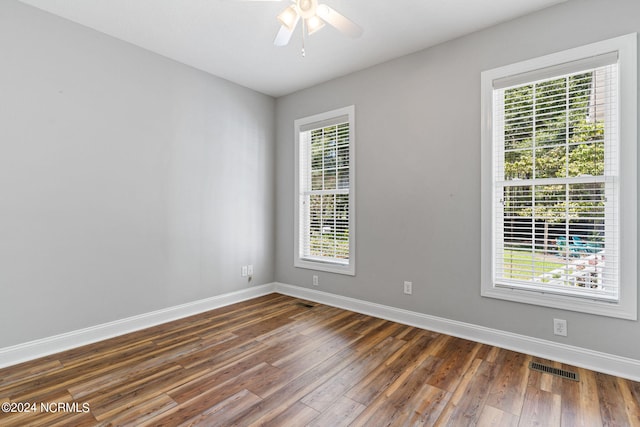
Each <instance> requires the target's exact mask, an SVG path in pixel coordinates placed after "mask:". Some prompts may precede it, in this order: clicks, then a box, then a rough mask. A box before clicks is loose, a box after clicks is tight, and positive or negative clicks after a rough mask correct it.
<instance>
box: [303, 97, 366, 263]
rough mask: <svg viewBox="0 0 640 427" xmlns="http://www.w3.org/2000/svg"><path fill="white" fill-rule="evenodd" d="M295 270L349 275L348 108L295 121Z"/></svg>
mask: <svg viewBox="0 0 640 427" xmlns="http://www.w3.org/2000/svg"><path fill="white" fill-rule="evenodd" d="M295 135H296V209H295V224H296V225H295V227H296V228H295V243H294V250H295V260H294V265H295V266H296V267H302V268H310V269H315V270H324V271H330V272H334V273H342V274H350V275H354V274H355V263H354V248H355V241H354V235H355V233H354V227H355V215H354V212H355V211H354V207H355V206H354V200H355V192H354V188H355V187H354V178H355V169H354V162H353V160H354V159H353V157H354V106H350V107H345V108H341V109H338V110H334V111H330V112H327V113H324V114H318V115H315V116H311V117H306V118H303V119H299V120H296V121H295Z"/></svg>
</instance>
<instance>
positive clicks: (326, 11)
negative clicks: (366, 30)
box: [316, 4, 362, 38]
mask: <svg viewBox="0 0 640 427" xmlns="http://www.w3.org/2000/svg"><path fill="white" fill-rule="evenodd" d="M316 13H317V14H318V16H319V17H320V18H322V20H323V21H325V22H326V23H328V24H329V25H331V26H333V27H335V28H337V29H338V30H340V31H341V32H343V33H344V34H346V35H348V36H349V37H354V38H356V37H360V36H361V35H362V28H361V27H360V26H359V25H358V24H356V23H355V22H353V21H351V20H350V19H348V18H346V17H344V16H343V15H341V14H339V13H338V12H336V11H335V10H334V9H332V8H330V7H329V6H327V5H326V4H321V5H319V6H318V9H317V12H316Z"/></svg>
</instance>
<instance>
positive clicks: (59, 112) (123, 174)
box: [0, 0, 275, 348]
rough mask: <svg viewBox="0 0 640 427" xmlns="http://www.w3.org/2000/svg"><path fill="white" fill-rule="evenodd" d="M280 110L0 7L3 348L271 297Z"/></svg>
mask: <svg viewBox="0 0 640 427" xmlns="http://www.w3.org/2000/svg"><path fill="white" fill-rule="evenodd" d="M274 111H275V101H274V100H273V99H272V98H270V97H267V96H265V95H262V94H258V93H256V92H253V91H250V90H248V89H245V88H242V87H239V86H237V85H234V84H231V83H229V82H227V81H224V80H221V79H219V78H216V77H213V76H211V75H208V74H205V73H203V72H200V71H197V70H194V69H192V68H189V67H187V66H184V65H181V64H178V63H176V62H173V61H170V60H168V59H166V58H163V57H160V56H158V55H155V54H152V53H150V52H147V51H144V50H142V49H139V48H137V47H134V46H132V45H129V44H127V43H124V42H121V41H118V40H116V39H113V38H110V37H108V36H105V35H102V34H100V33H98V32H95V31H93V30H89V29H86V28H84V27H81V26H79V25H76V24H72V23H70V22H68V21H65V20H62V19H59V18H57V17H54V16H52V15H49V14H47V13H45V12H41V11H39V10H37V9H33V8H31V7H29V6H25V5H23V4H20V3H17V2H15V1H13V0H2V1H0V292H1V295H0V325H2V332H1V333H0V348H2V347H5V346H10V345H13V344H18V343H22V342H26V341H30V340H34V339H38V338H42V337H47V336H50V335H54V334H58V333H62V332H67V331H72V330H76V329H80V328H84V327H88V326H91V325H96V324H100V323H104V322H108V321H112V320H117V319H122V318H125V317H128V316H132V315H137V314H141V313H146V312H149V311H153V310H156V309H161V308H164V307H169V306H174V305H177V304H181V303H186V302H189V301H194V300H198V299H202V298H206V297H210V296H214V295H217V294H222V293H226V292H230V291H234V290H239V289H243V288H246V287H248V286H249V284H248V283H247V280H246V278H241V277H240V266H241V265H243V264H244V265H246V264H253V265H254V266H255V276H254V280H253V282H252V284H251V285H254V284H262V283H269V282H272V281H273V279H274V255H273V252H274V241H275V236H274V217H273V215H274V211H275V209H274V205H273V201H274V169H273V168H274V157H273V156H274V152H275V147H274V135H275V129H274V123H275V119H274Z"/></svg>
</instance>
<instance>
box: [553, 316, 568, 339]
mask: <svg viewBox="0 0 640 427" xmlns="http://www.w3.org/2000/svg"><path fill="white" fill-rule="evenodd" d="M553 334H554V335H560V336H563V337H566V336H567V321H566V320H564V319H553Z"/></svg>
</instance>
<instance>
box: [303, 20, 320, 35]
mask: <svg viewBox="0 0 640 427" xmlns="http://www.w3.org/2000/svg"><path fill="white" fill-rule="evenodd" d="M304 23H305V27H307V34H309V35H311V34H313V33H315V32H316V31H318V30H320V29H321V28H322V27H324V21H323V20H322V19H320V17H318V15H314V16H312V17H311V18H307V19H305V20H304Z"/></svg>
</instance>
